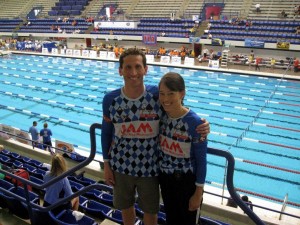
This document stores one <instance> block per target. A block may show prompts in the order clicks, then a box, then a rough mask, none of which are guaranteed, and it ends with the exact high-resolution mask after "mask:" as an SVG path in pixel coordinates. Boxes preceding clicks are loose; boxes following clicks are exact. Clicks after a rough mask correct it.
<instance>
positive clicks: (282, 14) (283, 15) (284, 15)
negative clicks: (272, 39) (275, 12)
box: [281, 10, 287, 18]
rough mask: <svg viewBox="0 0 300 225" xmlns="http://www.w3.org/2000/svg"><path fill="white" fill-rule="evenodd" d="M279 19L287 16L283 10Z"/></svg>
mask: <svg viewBox="0 0 300 225" xmlns="http://www.w3.org/2000/svg"><path fill="white" fill-rule="evenodd" d="M281 17H283V18H286V17H287V14H286V12H285V11H284V10H282V11H281Z"/></svg>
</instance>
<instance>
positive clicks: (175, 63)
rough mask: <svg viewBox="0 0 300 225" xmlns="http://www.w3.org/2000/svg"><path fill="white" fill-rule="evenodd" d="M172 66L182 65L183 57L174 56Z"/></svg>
mask: <svg viewBox="0 0 300 225" xmlns="http://www.w3.org/2000/svg"><path fill="white" fill-rule="evenodd" d="M171 64H173V65H180V64H181V57H179V56H172V61H171Z"/></svg>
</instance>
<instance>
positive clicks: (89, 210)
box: [0, 149, 228, 225]
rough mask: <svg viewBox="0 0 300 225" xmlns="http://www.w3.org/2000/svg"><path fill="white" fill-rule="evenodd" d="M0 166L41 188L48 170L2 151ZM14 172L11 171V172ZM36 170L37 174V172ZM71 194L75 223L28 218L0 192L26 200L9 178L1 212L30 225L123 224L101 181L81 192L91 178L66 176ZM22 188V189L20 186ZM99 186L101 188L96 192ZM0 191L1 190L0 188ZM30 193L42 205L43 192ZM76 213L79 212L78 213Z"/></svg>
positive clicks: (69, 216)
mask: <svg viewBox="0 0 300 225" xmlns="http://www.w3.org/2000/svg"><path fill="white" fill-rule="evenodd" d="M0 163H1V164H2V165H4V166H5V167H6V168H5V169H6V170H7V171H10V172H12V171H13V170H17V169H19V170H20V169H24V170H26V171H27V172H28V173H29V177H30V178H29V179H30V181H32V182H33V183H36V184H38V185H42V184H43V183H44V181H43V176H44V174H45V173H46V171H48V170H49V166H50V165H47V166H46V164H45V163H43V162H41V161H38V160H35V159H32V158H29V157H26V156H23V155H20V154H18V153H15V152H12V151H9V150H7V149H4V150H2V151H0ZM10 168H11V169H13V170H11V169H10ZM37 171H39V172H37ZM68 179H69V182H70V185H71V188H72V191H73V192H74V193H77V192H78V193H81V192H82V194H80V195H79V212H81V213H84V215H83V216H82V218H81V219H80V220H78V221H77V220H76V218H75V214H73V212H74V211H72V210H62V211H61V212H59V213H57V214H54V213H53V211H49V212H47V211H46V212H43V211H42V210H40V209H39V208H35V207H34V208H33V214H32V217H30V213H29V209H28V205H27V203H24V202H21V201H20V200H19V199H18V198H15V197H13V196H11V195H10V194H8V193H5V192H3V189H5V190H7V191H8V192H11V193H14V194H16V195H18V196H20V197H23V198H26V191H25V188H24V185H23V183H22V182H21V183H20V186H16V185H15V183H14V182H15V180H14V179H12V178H5V180H2V179H0V200H1V201H0V206H1V207H2V208H3V209H7V210H9V211H10V212H11V213H12V214H14V215H16V216H18V217H20V218H22V219H26V220H28V219H31V224H32V225H39V224H53V223H56V224H65V225H68V224H69V225H71V224H75V223H76V224H82V225H96V224H98V222H102V221H103V220H109V221H112V222H115V223H117V224H122V223H123V221H122V216H121V211H119V210H116V209H114V208H113V197H112V194H113V190H112V188H111V187H110V186H107V185H104V184H103V183H101V182H100V184H101V186H99V185H98V188H97V189H91V190H87V191H84V189H87V188H88V186H90V185H95V184H97V183H98V181H96V180H93V179H90V178H88V177H86V176H85V175H84V173H79V174H72V175H69V176H68ZM22 185H23V186H22ZM99 187H101V188H100V189H99ZM1 188H2V189H1ZM27 189H28V193H29V201H30V202H31V203H32V204H35V205H42V201H43V196H44V194H45V192H44V191H43V190H40V189H37V188H32V187H31V186H27ZM135 209H136V215H137V218H136V223H135V224H140V225H141V224H142V222H141V221H142V218H143V214H144V213H143V211H142V210H141V209H140V208H139V207H138V205H137V204H136V205H135ZM77 214H78V212H77ZM199 219H200V221H201V223H202V224H211V225H215V224H219V225H228V224H227V223H223V222H220V221H215V220H213V219H211V218H208V217H203V216H201V217H199ZM165 223H166V219H165V213H164V207H163V205H162V204H161V205H160V212H159V213H158V224H159V225H163V224H165Z"/></svg>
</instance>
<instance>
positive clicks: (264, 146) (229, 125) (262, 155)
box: [0, 55, 300, 204]
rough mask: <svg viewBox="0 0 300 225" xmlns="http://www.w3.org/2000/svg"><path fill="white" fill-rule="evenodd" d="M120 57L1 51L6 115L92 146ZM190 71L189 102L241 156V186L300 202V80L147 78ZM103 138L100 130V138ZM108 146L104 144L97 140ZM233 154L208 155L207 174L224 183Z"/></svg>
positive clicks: (216, 141)
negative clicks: (228, 157)
mask: <svg viewBox="0 0 300 225" xmlns="http://www.w3.org/2000/svg"><path fill="white" fill-rule="evenodd" d="M118 66H119V64H118V62H108V61H94V60H85V59H70V58H62V57H46V56H35V55H12V56H10V58H1V59H0V71H1V78H0V87H1V89H0V96H1V98H0V108H1V111H0V123H2V124H6V125H10V126H13V127H18V128H20V129H22V130H25V131H27V130H28V129H29V127H30V126H31V124H32V122H33V121H34V120H36V121H38V123H39V124H38V128H39V129H41V128H42V124H43V123H44V122H48V125H49V128H50V129H51V130H52V132H53V137H54V138H55V139H59V140H62V141H66V142H69V143H72V144H74V145H75V146H76V147H78V148H79V149H82V150H84V151H89V148H90V137H89V127H90V125H91V124H93V123H96V122H97V123H101V121H102V98H103V96H104V94H105V93H107V92H109V91H111V90H114V89H116V88H119V87H121V86H122V84H123V80H122V77H120V76H119V74H118ZM169 71H173V72H177V73H180V74H181V75H183V76H184V79H185V82H186V86H187V92H186V97H185V105H186V106H188V107H190V108H192V109H193V110H194V111H196V112H197V113H198V114H199V116H201V117H204V118H207V119H208V120H209V122H210V125H211V134H210V135H209V143H208V145H209V147H212V148H217V149H222V150H227V151H230V152H231V153H232V154H233V156H234V157H235V159H236V166H235V167H236V168H235V175H234V183H235V186H236V187H237V188H239V189H242V190H247V191H250V192H254V193H258V194H262V195H266V196H269V197H270V199H271V200H272V198H274V199H284V196H285V194H287V193H288V195H289V197H288V199H289V201H290V202H293V203H296V204H300V135H299V134H300V107H299V106H300V82H299V81H295V80H284V79H283V80H280V79H276V78H267V77H262V76H248V75H245V74H233V73H232V74H231V73H228V72H227V73H223V72H211V71H204V70H196V69H186V68H174V67H166V66H153V65H150V66H149V70H148V74H147V75H146V76H145V83H147V84H154V85H156V84H158V82H159V80H160V77H161V76H162V75H163V74H165V73H167V72H169ZM99 139H100V138H98V140H99ZM97 153H98V154H101V146H99V145H98V146H97ZM224 166H225V160H224V159H220V158H217V157H214V156H211V155H209V156H208V170H207V182H208V183H209V184H211V185H217V186H218V185H221V184H222V183H223V176H224Z"/></svg>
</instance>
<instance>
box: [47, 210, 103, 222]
mask: <svg viewBox="0 0 300 225" xmlns="http://www.w3.org/2000/svg"><path fill="white" fill-rule="evenodd" d="M72 213H73V211H72V210H63V211H62V212H60V213H59V214H57V215H56V216H55V215H54V214H53V213H52V212H51V211H50V212H49V215H50V217H51V218H52V219H53V221H55V223H56V224H57V225H75V224H78V225H97V224H98V223H97V222H95V220H94V219H92V218H91V217H88V216H86V215H84V216H83V217H82V218H81V219H80V220H78V221H76V219H75V217H74V216H73V215H72Z"/></svg>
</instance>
